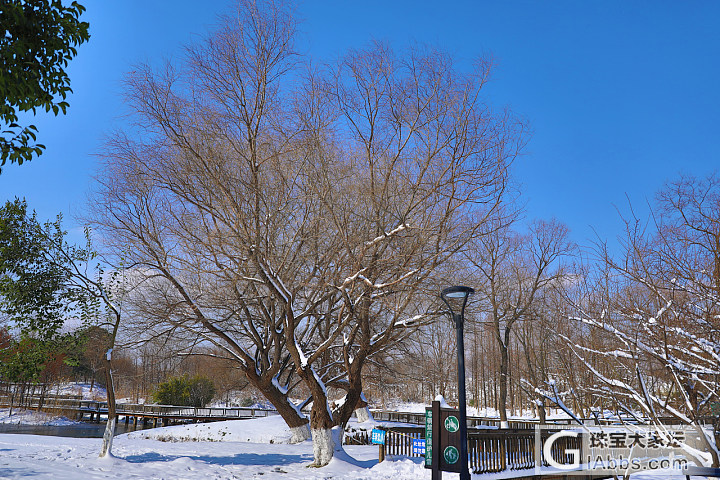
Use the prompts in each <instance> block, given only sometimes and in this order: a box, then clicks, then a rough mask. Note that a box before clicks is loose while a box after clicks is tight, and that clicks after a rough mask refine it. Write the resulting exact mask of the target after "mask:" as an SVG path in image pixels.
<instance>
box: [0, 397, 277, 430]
mask: <svg viewBox="0 0 720 480" xmlns="http://www.w3.org/2000/svg"><path fill="white" fill-rule="evenodd" d="M9 406H10V399H9V398H8V397H7V396H0V408H7V407H9ZM22 408H30V409H35V410H41V411H45V412H50V413H56V414H62V415H65V416H67V417H69V418H74V419H77V420H89V421H100V420H101V419H102V418H103V417H104V418H107V413H108V407H107V402H98V401H94V400H81V399H76V398H66V397H56V396H48V397H32V398H29V399H25V401H24V403H23V407H22ZM115 409H116V412H117V415H118V421H124V422H125V423H135V424H137V423H138V422H143V423H145V424H151V425H154V426H164V425H171V424H173V423H181V422H194V423H196V422H217V421H222V420H246V419H249V418H258V417H267V416H269V415H274V414H276V412H275V410H268V409H263V408H251V407H204V408H195V407H180V406H175V405H147V404H134V403H118V404H116V408H115Z"/></svg>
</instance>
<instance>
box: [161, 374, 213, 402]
mask: <svg viewBox="0 0 720 480" xmlns="http://www.w3.org/2000/svg"><path fill="white" fill-rule="evenodd" d="M214 396H215V385H214V384H213V382H212V380H210V379H209V378H207V377H205V376H202V375H195V376H194V377H188V376H187V375H183V376H181V377H174V378H170V379H169V380H166V381H165V382H163V383H161V384H160V385H158V387H157V388H156V389H155V391H154V392H153V394H152V399H153V402H155V403H159V404H162V405H180V406H185V407H204V406H205V405H207V404H208V403H210V401H211V400H212V399H213V397H214Z"/></svg>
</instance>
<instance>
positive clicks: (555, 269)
mask: <svg viewBox="0 0 720 480" xmlns="http://www.w3.org/2000/svg"><path fill="white" fill-rule="evenodd" d="M506 220H507V219H506V218H503V217H501V216H496V217H495V222H494V223H493V224H489V225H488V226H486V228H488V227H489V228H490V231H489V232H488V234H487V235H484V236H480V237H478V239H477V243H476V245H475V247H474V248H473V249H472V250H470V251H469V253H468V258H469V260H470V262H471V264H472V267H473V272H472V274H473V275H474V276H475V278H476V280H475V282H474V283H475V284H476V285H478V286H479V287H478V295H476V297H477V302H478V303H479V306H478V307H476V308H478V309H480V310H483V311H485V312H487V321H488V322H490V327H491V328H492V331H493V336H494V339H495V342H496V343H497V346H498V348H499V350H500V371H499V373H500V377H499V395H498V396H499V398H498V405H497V407H498V410H499V412H500V420H501V422H503V423H502V424H503V425H507V399H508V385H509V370H510V354H509V352H510V345H511V341H512V340H513V332H514V329H515V327H516V324H517V323H518V322H522V321H530V320H531V319H532V317H533V313H534V311H533V307H534V306H535V304H536V302H537V301H538V298H539V297H540V295H541V294H542V292H543V290H544V289H546V288H548V287H551V286H553V285H555V284H557V283H558V282H559V281H560V280H561V279H562V278H563V275H564V271H563V268H562V265H561V263H560V260H561V259H562V257H563V256H565V255H568V254H570V253H571V252H572V248H573V247H572V244H571V243H570V242H569V240H568V229H567V227H565V226H564V225H563V224H561V223H559V222H557V221H555V220H552V221H547V222H546V221H538V222H535V223H533V224H532V225H531V226H530V228H529V231H528V233H526V234H520V233H517V232H515V231H513V230H512V229H511V226H512V222H507V221H506Z"/></svg>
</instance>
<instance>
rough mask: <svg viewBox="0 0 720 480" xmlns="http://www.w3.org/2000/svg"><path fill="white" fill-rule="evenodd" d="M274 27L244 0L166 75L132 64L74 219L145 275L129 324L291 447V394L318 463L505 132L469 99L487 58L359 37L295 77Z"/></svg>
mask: <svg viewBox="0 0 720 480" xmlns="http://www.w3.org/2000/svg"><path fill="white" fill-rule="evenodd" d="M294 29H295V24H294V21H293V19H292V16H291V15H290V13H289V11H288V9H287V8H286V7H285V6H283V5H280V4H276V3H273V2H265V3H263V4H262V5H260V4H256V3H254V2H249V3H247V4H244V5H242V6H241V8H240V14H239V18H232V19H229V20H228V22H227V23H226V24H225V25H224V26H223V27H222V28H221V29H220V30H219V31H218V32H217V33H215V34H214V35H212V36H211V37H210V38H208V39H207V40H206V41H205V42H204V43H202V44H201V45H199V46H196V47H192V48H190V49H189V51H188V60H187V62H186V63H185V64H183V65H182V66H181V67H180V68H178V69H177V70H176V69H174V68H172V67H167V68H166V69H165V70H163V71H161V72H157V71H153V70H151V69H149V68H138V69H137V70H136V72H134V74H133V75H131V77H130V78H129V81H128V94H129V104H130V105H131V106H132V109H133V118H134V119H136V121H137V125H138V127H139V128H138V129H137V130H134V131H127V132H124V133H120V134H118V135H117V136H115V137H114V138H113V139H112V140H111V141H109V142H108V144H107V148H106V151H105V154H104V164H103V170H102V174H101V175H100V177H99V188H98V194H97V195H96V196H95V197H94V200H93V218H94V222H95V224H96V225H97V227H98V228H99V229H100V230H101V231H102V233H103V234H104V238H105V239H106V241H107V246H108V248H109V249H111V250H113V251H115V252H116V253H117V254H120V253H123V254H124V256H125V257H127V258H126V260H125V261H126V262H129V263H130V264H132V265H133V268H135V269H137V270H138V271H142V272H144V274H145V275H147V276H148V277H149V278H150V279H149V280H148V281H147V282H146V285H147V287H146V298H145V299H144V300H143V299H139V301H138V304H137V309H138V312H140V313H139V316H140V317H142V318H144V319H145V320H147V321H148V322H150V326H151V329H149V330H148V331H152V332H153V334H155V335H166V334H170V333H173V334H177V335H182V337H183V339H184V340H185V341H188V342H189V344H193V343H194V344H197V343H198V342H206V343H211V344H214V346H215V347H217V348H219V349H222V351H224V352H225V355H226V356H227V357H228V358H232V359H234V360H235V361H236V362H237V364H238V366H239V368H240V370H241V371H242V372H243V373H244V374H245V375H246V377H247V378H248V380H249V381H250V383H251V384H252V385H253V386H255V387H256V388H257V389H258V390H260V391H261V392H262V393H263V394H264V395H265V396H266V397H267V399H268V400H269V401H270V402H271V403H272V404H273V405H274V406H275V407H276V408H277V410H278V412H279V413H280V415H282V416H283V418H284V419H285V421H286V422H287V423H288V425H289V426H290V427H291V428H292V429H293V431H294V433H295V434H296V438H298V439H301V438H305V437H306V436H307V434H308V433H309V432H308V420H307V418H306V417H305V416H304V415H303V414H302V413H301V411H300V408H298V407H299V406H298V405H295V404H294V403H293V402H291V401H290V399H289V396H288V394H289V392H290V390H291V389H293V388H296V390H295V391H296V392H298V393H299V392H302V391H304V392H307V393H308V394H309V398H308V401H311V402H312V406H311V415H310V425H309V426H310V429H311V430H312V436H313V442H314V445H315V464H316V465H325V464H327V462H329V460H330V459H331V458H332V455H333V449H334V448H339V447H340V438H339V437H338V436H337V435H336V436H335V438H333V435H332V434H331V430H332V428H333V427H334V426H342V425H344V424H345V423H346V422H347V420H348V419H349V417H350V415H351V414H352V412H353V409H354V408H355V406H356V405H357V404H358V402H359V401H360V400H361V395H362V372H363V367H364V365H365V364H366V362H367V360H368V358H370V357H372V356H373V355H377V354H379V353H380V352H383V351H384V350H385V349H387V348H389V347H390V346H391V345H392V344H393V343H394V342H395V341H397V340H398V339H400V338H402V337H403V336H405V335H407V332H408V330H409V329H412V328H414V327H415V326H416V325H419V324H421V323H422V322H424V321H429V320H430V319H431V318H432V317H433V312H432V311H431V310H432V309H429V308H428V307H426V305H429V303H428V302H427V301H425V299H424V295H426V294H427V293H428V292H429V291H431V290H432V291H433V294H435V291H434V290H435V289H436V287H435V283H434V282H433V280H434V278H435V276H436V275H437V273H438V271H439V269H440V268H441V267H442V266H443V265H444V264H446V262H448V261H449V260H450V259H451V258H452V257H453V256H454V255H455V254H456V253H457V252H458V251H460V250H462V249H463V248H465V246H466V245H467V244H468V242H470V241H471V240H472V239H473V238H475V237H476V236H477V235H479V234H481V233H482V232H483V229H482V226H483V224H484V220H485V218H486V216H487V215H488V214H489V213H490V212H492V211H493V210H494V209H495V207H496V205H497V202H498V199H499V198H500V196H501V194H502V191H503V189H504V187H505V182H506V178H507V167H508V165H509V163H510V162H511V161H512V160H513V159H514V157H515V155H516V154H517V152H518V149H519V148H520V147H521V144H522V137H521V133H522V130H523V125H522V123H521V122H518V121H516V120H515V119H514V118H513V117H512V116H511V115H510V114H509V113H507V112H502V113H501V114H499V115H496V114H493V113H492V112H491V111H490V110H489V108H488V107H487V106H486V105H485V104H484V103H483V102H482V99H481V97H480V92H481V88H482V86H483V84H484V82H485V80H486V78H487V75H488V73H489V65H488V64H487V63H483V62H480V63H478V65H477V68H475V69H474V70H472V71H471V72H470V73H460V72H458V71H457V70H456V68H455V67H454V66H453V63H452V59H451V57H449V56H448V55H447V54H444V53H443V52H440V51H436V50H430V49H423V48H416V49H413V50H410V51H409V52H407V53H405V54H402V55H396V54H395V53H394V52H393V51H392V50H391V49H390V48H389V47H387V46H385V45H382V44H374V45H371V46H370V47H368V48H366V49H364V50H357V51H353V52H351V53H349V54H348V55H347V56H346V57H344V58H343V59H342V60H341V61H340V62H339V64H338V65H336V66H334V67H328V68H327V69H324V70H321V71H318V70H312V69H310V68H306V67H301V66H300V64H299V63H298V62H297V56H296V55H295V53H294V50H293V47H292V45H293V43H292V42H293V35H294ZM128 246H130V247H131V248H128ZM148 300H149V301H148ZM328 387H338V388H341V389H342V390H344V391H345V396H344V397H343V398H342V401H340V402H337V405H338V406H337V408H336V409H335V410H333V409H332V408H330V405H331V400H332V399H330V398H329V397H328V393H327V392H328V390H327V388H328Z"/></svg>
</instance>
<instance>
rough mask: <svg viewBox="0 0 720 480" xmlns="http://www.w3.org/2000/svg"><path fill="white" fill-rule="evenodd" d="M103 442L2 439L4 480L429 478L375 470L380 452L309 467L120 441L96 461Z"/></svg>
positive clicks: (252, 448) (241, 449)
mask: <svg viewBox="0 0 720 480" xmlns="http://www.w3.org/2000/svg"><path fill="white" fill-rule="evenodd" d="M100 442H101V441H100V440H99V439H76V438H60V437H47V436H37V435H0V478H8V479H15V478H27V477H32V478H39V479H43V478H47V479H53V480H80V479H99V478H120V479H167V480H170V479H173V480H174V479H196V478H197V479H251V478H262V479H287V480H289V479H300V478H302V479H311V480H315V479H318V480H319V479H330V478H333V479H348V480H350V479H357V480H360V479H363V480H365V479H367V480H370V479H373V480H390V479H392V480H414V479H418V478H425V477H426V476H427V477H428V478H430V477H429V472H428V471H426V470H425V469H424V468H423V467H422V466H421V465H418V464H416V463H413V462H412V461H410V460H400V461H397V462H384V463H383V464H377V448H376V447H348V449H347V450H348V453H350V454H351V455H353V456H354V457H355V458H357V459H358V460H360V461H361V463H363V464H365V465H363V466H368V467H369V466H371V465H374V466H373V467H372V468H370V469H368V468H362V466H357V465H352V464H350V463H347V462H342V461H335V460H334V461H333V463H331V464H330V465H329V466H327V467H325V468H322V469H314V468H307V465H308V464H309V463H310V462H311V461H312V445H311V444H310V443H309V442H305V443H303V444H300V445H283V444H255V443H240V442H223V443H218V442H182V443H179V442H178V443H170V442H160V441H157V440H142V439H130V438H127V437H125V436H121V437H118V438H116V439H115V445H114V447H113V451H114V453H115V455H116V458H113V459H98V458H97V454H98V451H99V449H100Z"/></svg>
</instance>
